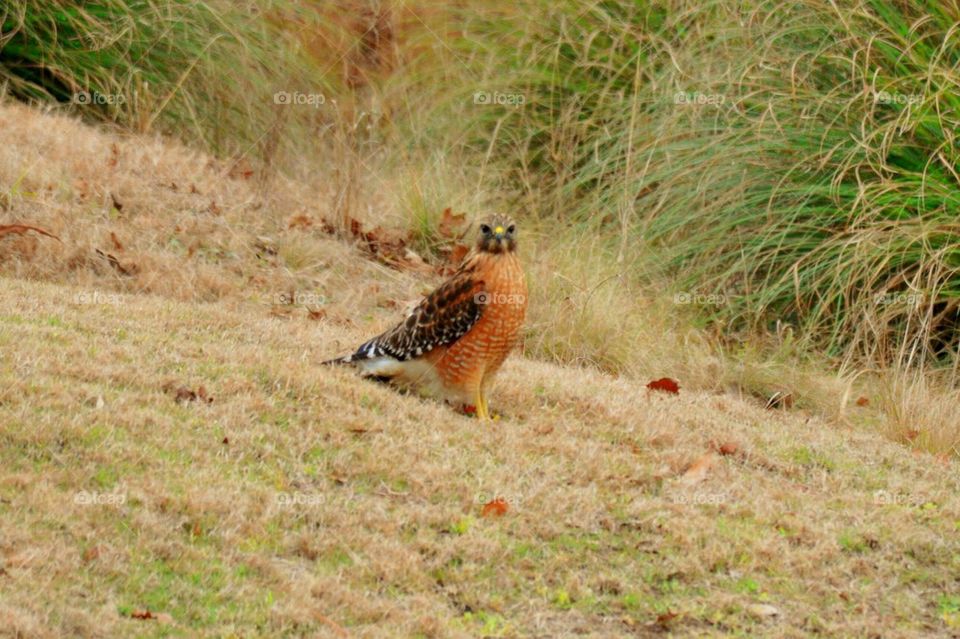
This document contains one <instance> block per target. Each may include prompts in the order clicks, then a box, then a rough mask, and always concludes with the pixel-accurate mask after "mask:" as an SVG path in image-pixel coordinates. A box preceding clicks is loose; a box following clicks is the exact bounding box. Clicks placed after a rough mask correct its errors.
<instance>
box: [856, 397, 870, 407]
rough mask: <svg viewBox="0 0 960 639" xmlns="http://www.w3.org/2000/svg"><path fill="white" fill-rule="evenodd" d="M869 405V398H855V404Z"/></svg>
mask: <svg viewBox="0 0 960 639" xmlns="http://www.w3.org/2000/svg"><path fill="white" fill-rule="evenodd" d="M869 405H870V400H869V399H867V398H866V397H858V398H857V406H869Z"/></svg>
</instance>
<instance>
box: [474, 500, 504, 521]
mask: <svg viewBox="0 0 960 639" xmlns="http://www.w3.org/2000/svg"><path fill="white" fill-rule="evenodd" d="M507 509H508V506H507V500H505V499H504V498H502V497H497V498H496V499H494V500H493V501H491V502H487V503H486V504H484V505H483V509H482V510H481V511H480V516H481V517H503V516H504V515H506V514H507Z"/></svg>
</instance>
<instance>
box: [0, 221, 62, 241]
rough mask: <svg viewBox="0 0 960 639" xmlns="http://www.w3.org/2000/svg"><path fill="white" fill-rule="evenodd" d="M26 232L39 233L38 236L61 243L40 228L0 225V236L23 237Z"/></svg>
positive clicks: (21, 225)
mask: <svg viewBox="0 0 960 639" xmlns="http://www.w3.org/2000/svg"><path fill="white" fill-rule="evenodd" d="M27 231H33V232H34V233H39V234H40V235H46V236H47V237H52V238H53V239H55V240H56V241H58V242H61V243H62V242H63V240H61V239H60V238H59V237H57V236H56V235H54V234H53V233H50V232H49V231H44V230H43V229H42V228H39V227H36V226H30V225H29V224H5V225H0V236H4V235H10V234H13V233H16V234H17V235H23V234H24V233H26V232H27Z"/></svg>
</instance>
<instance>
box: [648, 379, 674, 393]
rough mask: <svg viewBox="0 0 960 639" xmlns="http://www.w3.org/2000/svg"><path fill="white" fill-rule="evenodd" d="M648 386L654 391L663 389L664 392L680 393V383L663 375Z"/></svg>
mask: <svg viewBox="0 0 960 639" xmlns="http://www.w3.org/2000/svg"><path fill="white" fill-rule="evenodd" d="M647 388H648V389H650V390H653V391H662V392H664V393H671V394H673V395H677V394H679V393H680V385H679V384H678V383H677V382H676V380H673V379H670V378H669V377H661V378H660V379H655V380H653V381H652V382H650V383H649V384H647Z"/></svg>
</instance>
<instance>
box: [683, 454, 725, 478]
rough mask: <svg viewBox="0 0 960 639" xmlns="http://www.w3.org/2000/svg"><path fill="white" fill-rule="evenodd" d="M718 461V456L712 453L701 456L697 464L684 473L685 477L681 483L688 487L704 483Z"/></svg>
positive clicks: (693, 464) (691, 465)
mask: <svg viewBox="0 0 960 639" xmlns="http://www.w3.org/2000/svg"><path fill="white" fill-rule="evenodd" d="M716 460H717V458H716V455H714V454H713V453H712V452H710V453H707V454H705V455H703V456H701V457H700V458H699V459H697V460H696V461H695V462H693V463H692V464H690V466H689V467H688V468H687V470H686V471H685V472H684V473H683V476H682V477H681V478H680V481H681V482H683V483H684V484H688V485H692V484H697V483H700V482H702V481H703V480H704V479H706V478H707V473H708V472H709V471H710V468H712V467H713V465H714V463H715V462H716Z"/></svg>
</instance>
